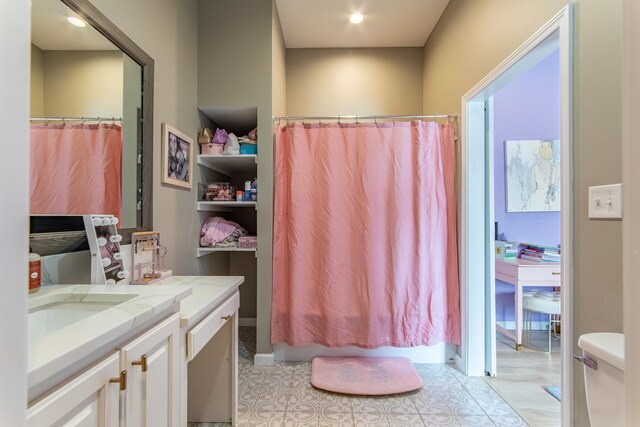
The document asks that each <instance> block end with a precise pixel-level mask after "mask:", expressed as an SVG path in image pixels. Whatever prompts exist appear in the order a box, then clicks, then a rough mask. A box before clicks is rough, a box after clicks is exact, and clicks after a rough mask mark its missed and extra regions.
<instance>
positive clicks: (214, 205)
mask: <svg viewBox="0 0 640 427" xmlns="http://www.w3.org/2000/svg"><path fill="white" fill-rule="evenodd" d="M256 203H257V202H234V201H228V202H225V201H219V200H216V201H211V202H198V210H199V211H221V210H225V209H224V208H249V207H252V208H254V209H255V207H256Z"/></svg>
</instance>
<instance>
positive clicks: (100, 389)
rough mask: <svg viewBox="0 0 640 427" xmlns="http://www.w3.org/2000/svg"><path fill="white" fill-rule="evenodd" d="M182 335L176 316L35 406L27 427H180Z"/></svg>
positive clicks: (153, 327) (172, 316)
mask: <svg viewBox="0 0 640 427" xmlns="http://www.w3.org/2000/svg"><path fill="white" fill-rule="evenodd" d="M179 332H180V315H179V314H178V313H174V314H172V315H171V316H169V317H168V318H166V319H164V320H162V321H161V322H159V323H157V324H155V325H154V326H152V327H151V328H149V329H148V330H147V331H145V332H143V333H142V334H141V335H139V336H138V337H136V338H134V339H133V340H131V341H129V342H127V343H125V344H124V345H121V346H118V349H115V351H114V353H112V354H110V355H109V356H107V357H106V358H105V359H103V360H101V361H100V362H98V363H96V364H94V365H93V366H91V367H89V368H88V369H86V370H85V371H83V372H82V373H80V374H78V375H77V376H76V377H74V378H72V379H71V380H69V381H67V382H65V383H63V385H61V386H58V388H56V389H55V390H54V391H52V392H50V393H48V394H47V395H46V397H44V398H42V399H40V400H38V401H37V402H36V403H33V404H32V405H31V406H30V407H29V409H28V411H27V420H28V422H27V424H28V425H29V426H34V427H35V426H43V427H44V426H46V427H49V426H104V427H111V426H113V427H118V426H120V427H144V426H148V427H151V426H153V427H163V426H171V427H177V426H178V425H179V423H180V421H179V420H180V386H179V385H180V364H179V362H180V358H179V354H178V351H179V344H180V343H179V341H180V335H179Z"/></svg>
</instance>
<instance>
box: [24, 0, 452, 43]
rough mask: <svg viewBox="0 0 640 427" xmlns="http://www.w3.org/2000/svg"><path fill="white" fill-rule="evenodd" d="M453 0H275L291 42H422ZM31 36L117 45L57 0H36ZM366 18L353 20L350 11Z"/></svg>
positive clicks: (41, 40) (35, 40) (43, 40)
mask: <svg viewBox="0 0 640 427" xmlns="http://www.w3.org/2000/svg"><path fill="white" fill-rule="evenodd" d="M448 3H449V0H393V1H392V0H276V5H277V8H278V15H279V16H280V24H281V26H282V32H283V34H284V40H285V45H286V47H287V48H321V47H422V46H424V44H425V41H426V40H427V37H429V34H430V33H431V31H432V30H433V27H434V26H435V25H436V22H438V19H440V15H442V12H443V11H444V9H445V7H447V4H448ZM31 7H32V18H31V19H32V21H31V22H32V25H31V31H32V36H31V37H32V42H33V44H35V45H36V46H38V47H39V48H40V49H42V50H113V49H115V47H114V46H113V45H112V44H111V43H110V42H109V41H107V40H106V39H105V38H104V37H103V36H101V35H100V34H99V33H98V32H97V31H95V30H93V29H92V28H91V27H90V26H87V27H85V28H78V27H74V26H73V25H70V24H69V23H68V22H67V21H66V16H65V15H67V16H68V15H73V12H72V11H71V10H70V9H69V8H67V6H65V5H64V4H62V2H60V1H59V0H32V6H31ZM355 12H358V13H362V14H363V15H364V22H362V23H361V24H351V23H350V22H349V16H350V15H351V14H352V13H355Z"/></svg>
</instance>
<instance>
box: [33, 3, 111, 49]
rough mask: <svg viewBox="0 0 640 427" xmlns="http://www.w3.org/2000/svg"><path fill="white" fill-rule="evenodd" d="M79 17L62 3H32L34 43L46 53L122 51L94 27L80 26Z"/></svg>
mask: <svg viewBox="0 0 640 427" xmlns="http://www.w3.org/2000/svg"><path fill="white" fill-rule="evenodd" d="M67 16H77V15H76V14H75V13H73V11H71V9H69V8H68V7H67V6H65V5H64V4H63V3H62V2H61V1H60V0H31V43H33V44H34V45H36V46H38V47H39V48H40V49H42V50H118V49H117V48H116V47H115V46H114V45H113V44H112V43H111V42H110V41H109V40H107V39H106V38H105V37H104V36H103V35H102V34H100V33H98V32H97V31H96V30H94V29H93V27H91V26H90V25H87V26H86V27H84V28H80V27H76V26H73V25H71V24H69V23H68V22H67Z"/></svg>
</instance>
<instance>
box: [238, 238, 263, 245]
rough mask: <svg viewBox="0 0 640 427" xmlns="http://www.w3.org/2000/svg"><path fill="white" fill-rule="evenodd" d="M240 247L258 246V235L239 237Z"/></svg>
mask: <svg viewBox="0 0 640 427" xmlns="http://www.w3.org/2000/svg"><path fill="white" fill-rule="evenodd" d="M238 247H239V248H256V247H258V238H257V237H256V236H241V237H240V238H239V239H238Z"/></svg>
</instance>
